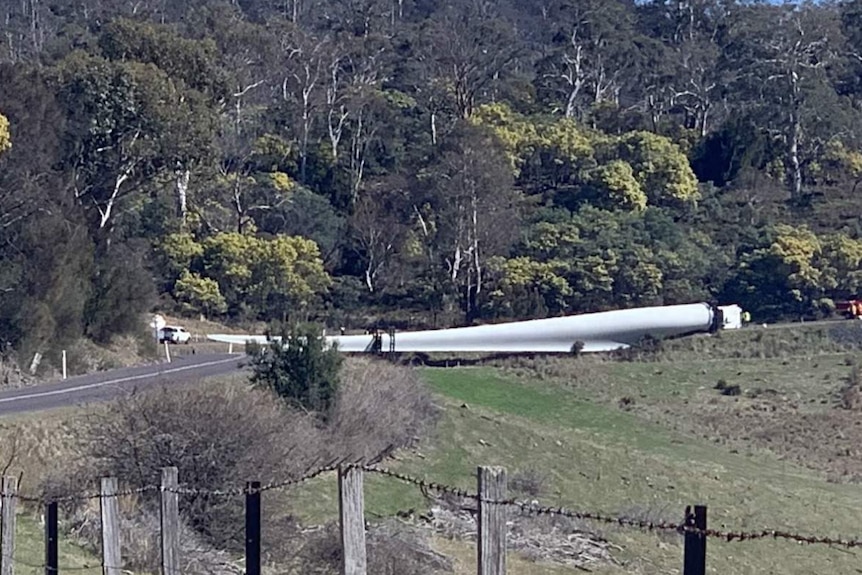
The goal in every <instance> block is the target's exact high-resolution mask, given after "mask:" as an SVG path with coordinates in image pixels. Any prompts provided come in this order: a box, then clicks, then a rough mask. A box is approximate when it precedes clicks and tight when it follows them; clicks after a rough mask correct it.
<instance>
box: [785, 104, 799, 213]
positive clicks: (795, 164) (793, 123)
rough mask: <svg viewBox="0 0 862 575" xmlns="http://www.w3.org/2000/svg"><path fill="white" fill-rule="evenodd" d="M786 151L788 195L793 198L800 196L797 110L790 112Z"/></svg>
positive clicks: (796, 198)
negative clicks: (788, 165)
mask: <svg viewBox="0 0 862 575" xmlns="http://www.w3.org/2000/svg"><path fill="white" fill-rule="evenodd" d="M788 128H789V132H790V133H789V134H788V138H787V139H788V145H787V153H788V159H789V160H790V173H789V174H788V175H789V179H790V196H791V198H792V199H794V200H798V199H799V198H801V197H802V163H801V162H800V161H799V141H800V140H801V139H802V126H801V125H800V122H799V113H798V110H796V109H795V106H794V109H792V110H791V112H790V119H789V126H788Z"/></svg>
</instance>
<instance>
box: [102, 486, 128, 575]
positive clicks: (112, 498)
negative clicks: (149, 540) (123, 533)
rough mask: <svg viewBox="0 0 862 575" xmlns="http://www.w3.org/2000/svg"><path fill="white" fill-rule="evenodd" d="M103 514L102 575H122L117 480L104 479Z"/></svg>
mask: <svg viewBox="0 0 862 575" xmlns="http://www.w3.org/2000/svg"><path fill="white" fill-rule="evenodd" d="M99 495H100V496H99V508H100V510H101V513H102V575H120V571H121V568H122V563H123V561H122V556H121V553H120V512H119V502H118V501H117V478H116V477H103V478H102V490H101V492H100V494H99Z"/></svg>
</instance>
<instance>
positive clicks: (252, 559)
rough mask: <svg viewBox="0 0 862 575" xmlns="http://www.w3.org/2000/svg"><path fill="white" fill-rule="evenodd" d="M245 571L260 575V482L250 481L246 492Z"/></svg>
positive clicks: (252, 574) (249, 574) (251, 574)
mask: <svg viewBox="0 0 862 575" xmlns="http://www.w3.org/2000/svg"><path fill="white" fill-rule="evenodd" d="M245 573H246V575H260V482H259V481H250V482H249V483H248V484H246V492H245Z"/></svg>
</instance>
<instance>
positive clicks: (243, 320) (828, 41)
mask: <svg viewBox="0 0 862 575" xmlns="http://www.w3.org/2000/svg"><path fill="white" fill-rule="evenodd" d="M0 14H2V16H3V17H2V18H0V32H2V34H3V37H4V38H6V40H7V41H5V42H4V43H3V46H2V47H0V230H2V238H0V239H2V242H0V264H2V265H0V268H2V273H0V333H2V342H0V343H2V350H0V351H2V352H3V353H4V354H6V355H7V356H9V357H12V356H18V358H19V359H20V360H21V363H23V362H25V361H29V360H30V358H32V357H33V356H34V354H35V353H42V354H43V355H44V356H45V358H46V359H45V369H46V370H50V369H51V368H52V367H53V368H56V367H57V359H58V357H59V354H58V350H59V349H64V348H68V347H69V346H71V345H72V344H73V342H75V341H77V340H80V339H82V338H84V339H87V340H88V341H91V342H95V343H96V344H99V345H105V344H107V343H109V342H111V341H113V340H114V338H115V337H117V336H122V335H124V334H129V333H133V332H135V331H136V329H137V327H136V326H137V325H138V318H139V316H140V314H142V313H147V312H150V311H152V310H161V311H163V312H169V313H175V314H178V315H181V316H183V317H195V318H197V317H200V316H204V317H207V318H209V319H212V320H216V321H219V322H221V323H228V324H231V325H234V326H237V327H239V326H244V325H245V326H247V325H250V324H252V323H256V322H259V323H264V324H269V325H270V327H271V328H272V329H276V330H277V329H280V326H281V325H284V324H292V323H296V322H303V321H309V320H310V321H315V322H318V323H323V324H326V325H327V326H328V327H329V328H330V329H338V328H340V327H345V328H347V329H359V330H363V329H367V328H369V327H372V326H375V325H378V326H381V327H387V326H395V327H398V328H410V327H420V326H429V325H434V326H445V325H451V324H466V323H472V322H482V321H495V320H501V319H506V318H528V317H543V316H548V315H559V314H566V313H577V312H585V311H598V310H604V309H612V308H620V307H630V306H637V305H647V304H660V303H680V302H692V301H704V300H708V301H714V302H716V303H739V304H741V305H742V306H743V307H745V308H746V309H748V310H750V311H751V312H752V314H753V316H754V318H755V320H756V321H758V322H762V321H768V322H773V321H776V320H780V319H786V318H793V319H798V318H800V317H804V318H806V319H815V318H818V317H825V316H828V315H829V314H830V313H831V312H832V309H833V306H834V302H835V301H836V300H840V299H844V298H848V297H851V296H855V295H857V294H858V291H859V285H860V281H862V279H860V277H862V276H860V274H859V268H860V262H862V236H860V233H862V229H860V224H859V222H860V221H862V206H860V204H859V202H858V201H857V195H858V188H859V183H860V181H862V180H860V178H862V152H860V133H862V132H860V125H862V123H860V120H862V112H860V110H862V105H860V102H862V87H860V83H859V81H858V79H859V77H860V59H859V57H858V56H859V54H860V53H862V35H860V33H859V30H862V20H860V18H862V3H860V0H852V1H851V0H847V1H842V2H835V3H824V2H811V3H799V4H796V3H792V2H784V3H772V2H755V3H752V2H742V1H723V0H721V1H719V0H702V1H698V2H682V1H672V2H665V1H645V2H632V1H629V0H613V1H602V2H598V1H597V0H547V1H546V2H543V3H542V4H541V9H539V8H537V5H536V4H535V3H534V2H524V1H522V0H505V1H502V2H492V3H487V2H486V3H481V2H480V3H476V2H471V1H467V0H447V1H446V2H436V3H434V2H432V3H429V2H421V1H418V0H403V1H402V0H398V1H397V2H395V1H392V2H389V1H384V0H357V1H350V2H347V1H346V0H315V1H313V2H312V1H307V2H306V1H299V0H296V1H290V2H281V3H273V2H268V1H264V0H244V1H243V2H228V1H227V0H196V1H194V2H185V3H169V2H164V1H162V0H142V1H140V2H134V3H128V2H124V1H121V0H103V1H101V2H99V3H97V5H93V6H90V5H88V6H87V8H81V6H80V3H79V2H73V1H71V0H57V1H54V2H51V3H45V2H35V1H34V2H29V3H28V2H20V3H8V5H6V6H4V7H3V8H0ZM61 346H63V347H61Z"/></svg>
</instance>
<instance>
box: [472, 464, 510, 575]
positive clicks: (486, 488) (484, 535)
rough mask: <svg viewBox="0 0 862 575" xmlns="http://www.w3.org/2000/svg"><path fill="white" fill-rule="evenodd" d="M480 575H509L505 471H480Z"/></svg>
mask: <svg viewBox="0 0 862 575" xmlns="http://www.w3.org/2000/svg"><path fill="white" fill-rule="evenodd" d="M477 475H478V480H479V549H478V559H479V575H505V574H506V531H507V526H506V515H507V514H506V507H505V506H503V505H495V504H493V503H489V502H490V501H503V500H504V499H506V470H505V469H503V468H502V467H479V470H478V474H477Z"/></svg>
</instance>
